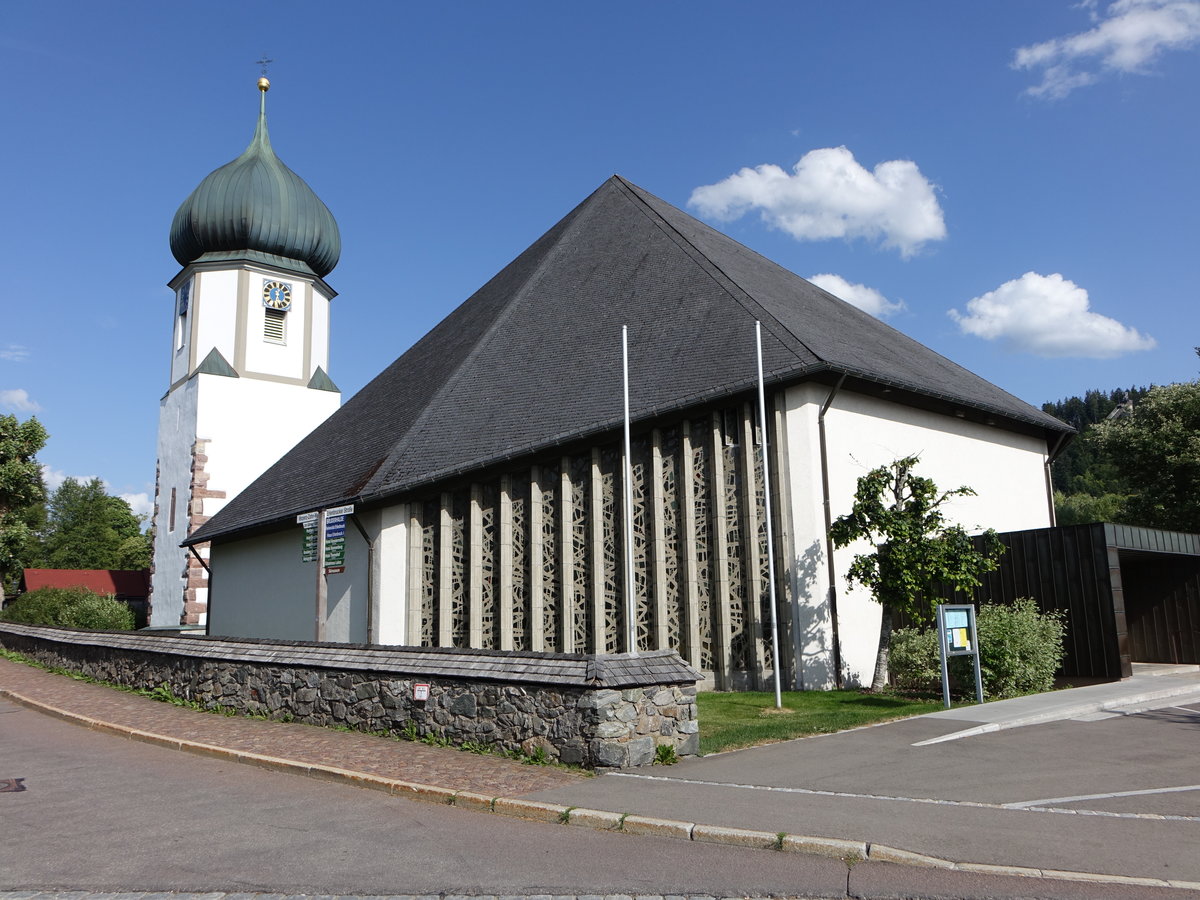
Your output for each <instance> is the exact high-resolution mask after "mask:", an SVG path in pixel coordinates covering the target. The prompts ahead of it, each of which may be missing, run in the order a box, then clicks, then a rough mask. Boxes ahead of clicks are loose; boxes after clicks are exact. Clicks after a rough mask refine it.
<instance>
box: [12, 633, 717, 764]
mask: <svg viewBox="0 0 1200 900" xmlns="http://www.w3.org/2000/svg"><path fill="white" fill-rule="evenodd" d="M0 645H2V646H4V647H6V648H8V649H10V650H14V651H17V652H19V653H22V654H25V655H26V656H29V657H31V658H33V659H36V660H38V661H39V662H42V663H44V664H46V665H52V666H58V667H61V668H64V669H68V670H70V671H73V672H80V673H82V674H84V675H87V676H89V677H91V678H96V679H99V680H102V681H107V682H111V683H114V684H121V685H126V686H129V687H133V688H140V689H145V690H161V691H164V692H165V691H166V690H169V691H170V692H171V693H172V694H173V695H175V696H177V697H180V698H183V699H185V700H189V701H193V702H195V703H197V704H199V705H200V706H202V707H204V708H206V709H214V710H215V709H218V708H220V709H222V710H233V711H235V712H236V713H240V714H244V715H265V716H268V717H270V718H275V719H282V720H286V721H297V722H307V723H310V724H313V725H345V726H348V727H350V728H354V729H357V730H360V731H371V732H387V733H390V734H395V735H399V736H405V737H409V738H416V739H420V738H425V737H427V736H432V737H433V738H435V739H438V740H445V741H448V742H450V743H452V744H458V745H461V744H464V743H468V742H470V743H474V744H479V745H483V746H488V747H492V748H495V749H501V750H519V751H522V752H524V753H527V754H531V755H542V754H544V755H545V757H546V758H548V759H550V760H556V761H560V762H563V763H570V764H574V765H579V766H584V767H587V768H606V767H617V766H642V765H648V764H650V763H651V762H653V761H654V759H655V754H656V752H657V748H658V747H659V746H662V745H666V746H669V747H673V748H674V750H675V754H676V755H677V756H679V757H684V756H691V755H694V754H695V753H696V752H697V750H698V746H699V734H698V723H697V718H696V685H695V682H696V681H697V680H699V678H700V674H699V673H698V672H696V671H695V670H693V669H691V668H689V667H688V666H687V665H686V664H684V663H683V661H682V660H681V659H680V658H679V657H678V656H677V655H675V654H674V653H653V654H641V655H639V656H637V657H633V656H629V655H627V654H620V655H614V656H586V655H582V654H549V653H539V654H532V653H505V652H502V651H478V650H472V651H453V650H451V651H445V650H437V649H431V648H405V647H374V648H373V647H364V646H347V645H331V644H304V643H296V642H290V641H287V642H285V641H270V642H268V641H243V640H228V639H217V638H199V637H183V636H178V637H175V636H163V635H153V636H151V635H142V634H130V633H123V634H122V633H111V632H82V631H75V630H72V629H61V628H43V627H40V626H30V625H15V624H11V623H0ZM639 681H640V682H642V683H638V682H639ZM416 684H425V685H428V686H429V697H428V699H427V700H417V699H414V685H416ZM164 685H165V686H166V687H165V688H164V687H163V686H164Z"/></svg>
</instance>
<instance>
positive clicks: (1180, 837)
mask: <svg viewBox="0 0 1200 900" xmlns="http://www.w3.org/2000/svg"><path fill="white" fill-rule="evenodd" d="M1162 703H1163V706H1161V707H1160V708H1158V709H1153V710H1144V711H1141V712H1136V713H1131V714H1120V713H1111V714H1106V715H1104V716H1097V715H1095V714H1085V719H1084V720H1080V721H1075V720H1068V721H1063V722H1054V723H1049V724H1043V725H1033V726H1028V727H1022V728H1011V729H1003V730H998V731H993V732H987V733H983V734H978V735H976V736H973V737H970V738H968V739H963V740H954V741H946V742H940V743H932V744H924V745H923V746H914V744H921V743H922V742H924V741H926V740H928V738H930V737H936V736H938V735H941V734H945V733H947V729H948V728H955V727H957V725H958V724H960V723H955V722H953V721H950V720H947V719H945V718H937V717H921V718H917V719H906V720H903V721H899V722H894V723H889V724H886V725H881V726H875V727H872V728H866V729H860V730H857V731H852V732H842V733H840V734H836V735H826V736H820V737H814V738H808V739H803V740H798V741H790V742H787V743H783V744H772V745H769V746H764V747H758V748H753V749H750V750H741V751H735V752H731V753H725V754H720V755H717V756H711V757H705V758H703V759H698V760H689V761H686V762H683V763H680V764H678V765H676V766H673V767H671V768H669V769H666V768H655V769H654V770H653V771H652V772H651V773H646V772H644V771H640V772H633V771H626V772H621V773H614V774H609V775H604V776H602V777H600V778H598V779H594V780H592V781H590V782H587V783H582V784H578V785H571V786H567V787H563V788H554V789H550V790H547V791H541V792H538V793H536V794H535V795H533V796H534V797H536V798H537V799H541V800H547V801H551V802H556V803H566V804H574V805H578V806H592V807H595V806H600V807H601V808H605V809H620V810H622V811H628V812H632V813H638V814H644V815H656V816H661V817H666V818H674V819H684V820H686V821H692V822H720V823H722V824H726V825H731V826H735V827H742V828H754V829H758V830H760V831H773V830H778V831H786V832H789V833H802V834H810V835H817V836H826V837H839V838H844V839H850V840H861V841H865V842H867V843H869V844H870V843H879V844H887V845H890V846H894V847H902V848H905V849H907V850H911V851H915V852H919V853H925V854H929V855H931V856H935V857H940V858H944V859H952V860H957V861H970V862H977V863H986V864H994V865H1009V866H1025V867H1031V868H1038V869H1066V870H1072V871H1087V872H1099V873H1107V874H1112V875H1124V876H1138V877H1149V878H1162V879H1175V880H1186V881H1200V854H1197V853H1196V852H1195V847H1196V846H1198V845H1200V761H1198V760H1200V757H1198V756H1197V754H1196V752H1195V748H1196V744H1197V739H1198V738H1200V702H1193V703H1187V704H1179V703H1176V702H1174V700H1173V699H1164V700H1163V701H1162Z"/></svg>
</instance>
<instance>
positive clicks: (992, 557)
mask: <svg viewBox="0 0 1200 900" xmlns="http://www.w3.org/2000/svg"><path fill="white" fill-rule="evenodd" d="M918 462H919V457H916V456H908V457H905V458H904V459H899V460H896V461H895V462H893V463H891V464H890V465H887V466H880V467H879V468H878V469H873V470H872V471H870V472H868V473H867V474H866V475H863V476H862V477H861V478H859V479H858V488H857V490H856V491H855V492H854V505H853V507H852V508H851V511H850V512H849V513H848V514H847V515H844V516H841V517H839V518H838V520H837V521H836V522H834V523H833V525H832V527H831V529H830V535H831V536H832V538H833V542H834V545H835V546H837V547H845V546H847V545H849V544H851V543H853V542H854V541H857V540H860V539H864V538H865V539H868V540H870V541H872V542H873V543H874V544H875V545H876V546H875V549H874V550H873V551H872V552H871V553H860V554H858V555H857V556H855V557H854V562H853V563H851V565H850V570H849V571H848V572H847V573H846V580H847V581H848V582H849V583H850V584H851V585H853V584H854V583H856V582H857V583H858V584H861V585H862V586H863V587H865V588H867V589H869V590H870V591H871V593H872V595H873V596H874V598H875V600H876V601H878V602H879V603H880V604H882V606H883V616H882V618H881V620H880V625H879V649H878V651H877V653H876V656H875V674H874V677H873V678H872V679H871V690H873V691H880V690H883V688H884V687H885V686H886V684H887V676H888V648H889V645H890V639H891V634H892V622H893V617H894V615H895V614H896V613H897V612H903V613H904V614H905V615H906V616H907V617H908V618H909V619H911V620H912V621H914V622H928V621H929V620H930V619H931V618H932V615H933V610H932V604H931V603H930V599H929V598H930V597H931V596H932V595H933V590H932V588H933V585H935V584H936V583H939V582H940V583H945V584H949V585H952V586H953V587H954V589H955V590H960V591H961V590H966V589H968V588H972V587H975V586H976V585H978V584H979V577H980V576H981V575H983V574H984V573H985V572H990V571H991V570H993V569H995V568H996V559H997V557H998V556H999V555H1000V554H1001V553H1002V552H1003V549H1004V548H1003V546H1002V545H1001V543H1000V539H999V538H998V537H997V536H996V532H995V531H994V530H989V531H988V532H986V534H985V535H984V538H983V548H982V549H976V546H975V544H974V542H973V541H972V539H971V536H970V535H968V534H967V532H966V531H965V530H964V529H963V528H962V526H960V525H948V524H947V523H946V517H945V514H944V512H943V507H944V505H945V503H946V501H947V500H949V499H951V498H952V497H969V496H974V494H975V492H974V491H973V490H971V488H969V487H960V488H956V489H954V490H951V491H946V492H945V493H939V491H938V488H937V485H936V484H934V483H933V481H932V480H930V479H928V478H923V477H921V476H919V475H916V474H914V473H913V468H914V467H915V466H916V465H917V463H918Z"/></svg>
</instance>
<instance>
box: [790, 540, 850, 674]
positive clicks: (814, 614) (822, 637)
mask: <svg viewBox="0 0 1200 900" xmlns="http://www.w3.org/2000/svg"><path fill="white" fill-rule="evenodd" d="M824 568H825V547H824V543H823V542H822V541H820V540H816V541H813V542H812V543H811V544H809V545H808V547H807V548H806V549H805V550H804V552H803V553H802V554H800V556H799V557H798V558H797V559H796V566H795V572H794V581H793V585H794V588H795V595H794V596H795V599H794V608H793V612H794V615H793V621H794V622H795V628H796V634H795V636H794V640H795V647H796V655H797V668H798V669H799V672H800V682H799V683H800V688H801V690H811V689H816V690H820V689H824V688H826V687H828V686H830V685H832V684H834V669H833V653H832V651H831V646H830V643H831V636H832V632H831V626H830V603H829V591H828V590H826V591H823V592H821V597H820V600H819V601H818V600H816V599H815V597H816V595H817V594H818V592H820V587H819V584H818V578H819V576H820V574H821V572H822V571H823V570H824ZM843 676H845V672H844V670H843Z"/></svg>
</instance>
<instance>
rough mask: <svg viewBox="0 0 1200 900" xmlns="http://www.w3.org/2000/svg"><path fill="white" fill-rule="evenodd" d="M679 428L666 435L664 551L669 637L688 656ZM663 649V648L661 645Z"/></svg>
mask: <svg viewBox="0 0 1200 900" xmlns="http://www.w3.org/2000/svg"><path fill="white" fill-rule="evenodd" d="M678 468H679V429H678V428H669V429H667V430H666V431H664V432H663V435H662V472H663V475H662V478H663V481H662V517H663V546H662V549H661V550H660V552H661V553H662V557H663V562H664V567H665V574H666V577H665V578H664V583H663V590H664V591H665V595H666V596H665V600H666V602H665V604H664V606H665V613H666V620H667V621H666V624H667V640H668V642H669V645H670V647H671V648H672V649H673V650H677V651H678V652H679V654H680V655H681V656H682V655H685V654H686V653H687V651H688V650H689V649H690V648H689V647H688V646H687V641H686V639H685V637H684V627H685V622H684V619H683V603H682V592H681V591H680V582H681V580H682V579H683V578H685V577H686V573H685V572H684V567H683V566H682V565H681V563H680V541H679V531H680V521H679V481H678V478H679V474H678ZM658 649H663V648H661V647H660V648H658Z"/></svg>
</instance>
